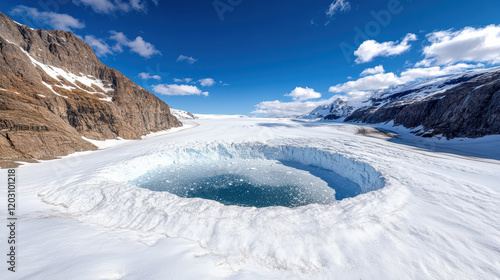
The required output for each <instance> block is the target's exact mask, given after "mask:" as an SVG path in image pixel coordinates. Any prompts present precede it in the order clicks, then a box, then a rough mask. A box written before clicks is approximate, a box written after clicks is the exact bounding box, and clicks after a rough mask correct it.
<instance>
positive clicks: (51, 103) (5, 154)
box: [0, 13, 182, 161]
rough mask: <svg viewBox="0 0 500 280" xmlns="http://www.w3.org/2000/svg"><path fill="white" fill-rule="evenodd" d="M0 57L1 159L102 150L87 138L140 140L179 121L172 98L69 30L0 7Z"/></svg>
mask: <svg viewBox="0 0 500 280" xmlns="http://www.w3.org/2000/svg"><path fill="white" fill-rule="evenodd" d="M0 61H1V63H0V159H1V160H4V161H5V160H9V161H15V160H33V159H43V158H54V157H57V156H63V155H67V154H70V153H73V152H77V151H85V150H94V149H96V148H97V147H95V146H94V145H92V144H91V143H89V142H87V141H85V140H83V139H82V136H84V137H87V138H90V139H95V140H105V139H114V138H117V137H121V138H125V139H140V137H141V136H142V135H145V134H147V133H150V132H155V131H159V130H165V129H169V128H172V127H178V126H182V123H181V122H179V120H177V118H175V116H173V115H172V114H171V113H170V108H169V106H168V105H167V104H165V103H164V102H163V101H161V100H160V99H159V98H158V97H156V96H155V95H154V94H152V93H150V92H148V91H147V90H145V89H143V88H142V87H140V86H138V85H137V84H135V83H134V82H132V81H131V80H130V79H129V78H127V77H126V76H124V75H123V74H122V73H120V72H119V71H118V70H116V69H112V68H110V67H108V66H106V65H104V64H103V63H102V62H100V61H99V59H98V58H97V57H96V55H95V53H94V51H93V50H92V49H91V48H90V46H89V45H88V44H86V43H85V42H84V41H82V40H81V39H79V38H78V37H76V36H75V35H74V34H73V33H71V32H65V31H58V30H44V29H36V30H35V29H32V28H30V27H28V26H25V25H20V24H19V23H16V22H14V21H13V20H12V19H10V18H9V17H7V16H6V15H4V14H2V13H0Z"/></svg>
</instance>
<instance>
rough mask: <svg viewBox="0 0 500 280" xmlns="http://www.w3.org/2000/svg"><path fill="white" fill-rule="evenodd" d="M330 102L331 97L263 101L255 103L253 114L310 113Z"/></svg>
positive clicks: (293, 114) (268, 115)
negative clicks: (313, 99)
mask: <svg viewBox="0 0 500 280" xmlns="http://www.w3.org/2000/svg"><path fill="white" fill-rule="evenodd" d="M330 102H331V99H330V100H320V101H293V102H281V101H279V100H275V101H263V102H260V103H259V104H257V105H255V110H254V111H253V112H252V114H257V115H264V116H266V117H271V118H280V117H295V116H301V115H305V114H308V113H310V112H311V111H312V110H314V109H316V108H317V107H318V106H322V105H325V104H329V103H330Z"/></svg>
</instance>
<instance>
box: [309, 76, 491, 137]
mask: <svg viewBox="0 0 500 280" xmlns="http://www.w3.org/2000/svg"><path fill="white" fill-rule="evenodd" d="M353 107H354V108H353ZM329 108H332V110H333V112H334V113H333V114H326V115H324V116H323V118H324V119H335V118H337V117H345V119H344V121H346V122H349V121H353V122H362V123H372V124H375V123H386V122H390V121H394V125H403V126H404V127H406V128H415V129H414V130H413V133H415V134H417V135H419V136H423V137H432V136H434V135H443V136H444V137H446V138H448V139H451V138H456V137H467V138H477V137H482V136H486V135H495V134H500V68H498V67H497V68H491V69H481V70H472V71H467V72H465V73H462V74H454V75H450V76H446V77H440V78H435V79H430V80H425V81H421V82H417V83H412V84H407V85H400V86H396V87H393V88H389V89H387V90H383V91H379V92H374V93H373V94H372V95H371V97H370V98H368V99H367V100H365V101H363V102H362V103H359V102H358V104H357V105H356V106H353V105H352V104H350V103H349V102H337V103H335V102H334V104H332V105H331V106H330V107H329ZM318 109H320V108H318ZM342 114H343V115H342ZM330 116H332V117H331V118H330Z"/></svg>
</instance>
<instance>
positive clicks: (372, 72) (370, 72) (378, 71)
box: [359, 65, 385, 76]
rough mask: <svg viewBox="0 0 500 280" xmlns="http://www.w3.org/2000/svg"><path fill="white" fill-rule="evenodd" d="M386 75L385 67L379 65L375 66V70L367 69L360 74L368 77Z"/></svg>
mask: <svg viewBox="0 0 500 280" xmlns="http://www.w3.org/2000/svg"><path fill="white" fill-rule="evenodd" d="M382 73H385V70H384V66H382V65H379V66H375V67H373V68H366V69H365V70H363V72H361V74H359V75H360V76H367V75H375V74H382Z"/></svg>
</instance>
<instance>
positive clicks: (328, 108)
mask: <svg viewBox="0 0 500 280" xmlns="http://www.w3.org/2000/svg"><path fill="white" fill-rule="evenodd" d="M356 108H357V105H356V104H353V103H352V102H349V101H348V99H347V98H346V97H339V98H337V99H335V100H334V101H333V102H332V103H331V104H327V105H322V106H319V107H317V108H316V109H314V110H312V111H311V113H309V114H307V115H306V116H304V118H307V119H318V118H320V119H324V120H337V119H340V118H345V117H346V116H348V115H350V114H351V113H352V112H353V111H354V110H355V109H356Z"/></svg>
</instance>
